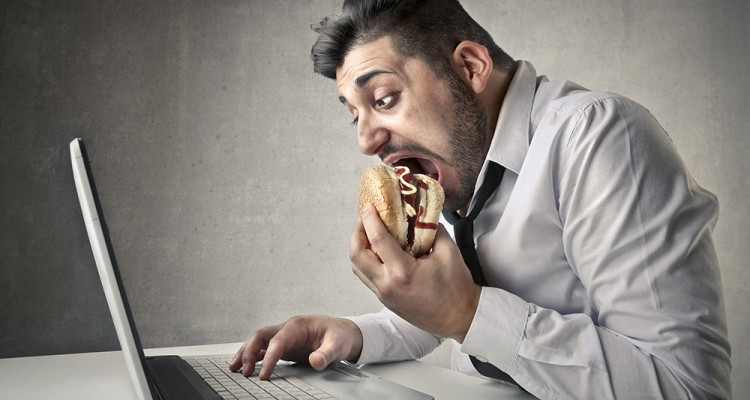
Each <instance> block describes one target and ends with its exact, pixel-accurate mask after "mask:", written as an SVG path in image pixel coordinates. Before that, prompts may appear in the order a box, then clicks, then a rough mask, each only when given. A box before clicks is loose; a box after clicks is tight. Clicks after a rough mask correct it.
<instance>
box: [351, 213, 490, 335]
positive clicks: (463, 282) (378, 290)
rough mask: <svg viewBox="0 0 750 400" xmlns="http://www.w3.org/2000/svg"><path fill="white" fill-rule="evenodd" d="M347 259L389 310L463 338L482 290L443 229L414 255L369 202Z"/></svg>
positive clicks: (440, 332)
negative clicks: (427, 247) (428, 250)
mask: <svg viewBox="0 0 750 400" xmlns="http://www.w3.org/2000/svg"><path fill="white" fill-rule="evenodd" d="M372 249H375V251H376V252H377V254H375V252H373V251H372ZM350 258H351V260H352V263H353V266H352V270H353V271H354V273H355V274H356V275H357V277H359V279H360V280H361V281H362V282H363V283H364V284H365V285H367V287H369V288H370V290H372V291H373V292H374V293H375V295H377V296H378V299H380V301H381V302H382V303H383V304H384V305H385V306H386V307H388V308H389V309H390V310H391V311H393V312H395V313H396V314H398V315H399V316H400V317H401V318H403V319H405V320H407V321H409V322H410V323H412V324H413V325H415V326H417V327H419V328H422V329H424V330H426V331H428V332H432V333H434V334H436V335H439V336H442V337H450V338H453V339H456V340H457V341H459V342H463V339H464V337H465V336H466V333H467V332H468V330H469V327H470V326H471V321H472V320H473V318H474V313H475V312H476V309H477V305H478V304H479V295H480V294H481V288H480V287H479V286H478V285H476V284H475V283H474V282H473V281H472V279H471V273H470V272H469V270H468V268H466V264H464V261H463V259H462V258H461V253H460V252H459V250H458V247H456V244H455V243H454V242H453V240H452V239H451V238H450V236H449V235H448V232H447V231H446V230H445V227H443V226H442V225H440V226H439V228H438V232H437V235H436V236H435V243H434V245H433V248H432V252H431V253H429V254H427V255H425V256H423V257H420V258H418V259H415V258H413V257H411V256H410V255H409V254H408V253H406V252H405V251H403V250H402V249H401V247H400V246H399V245H398V243H397V242H396V240H395V239H394V238H393V237H392V236H391V235H390V234H389V233H388V230H387V229H386V227H385V225H383V221H381V220H380V217H379V216H378V213H377V211H376V210H375V208H374V207H373V206H372V205H371V204H368V205H367V206H366V207H365V209H364V212H363V215H362V217H361V218H360V219H358V220H357V223H356V224H355V226H354V230H353V231H352V236H351V243H350Z"/></svg>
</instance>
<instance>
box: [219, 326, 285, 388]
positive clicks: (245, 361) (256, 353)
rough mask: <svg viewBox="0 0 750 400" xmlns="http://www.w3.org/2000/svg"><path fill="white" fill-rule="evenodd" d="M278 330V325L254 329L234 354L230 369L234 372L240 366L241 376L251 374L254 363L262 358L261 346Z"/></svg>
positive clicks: (262, 350) (253, 370) (253, 369)
mask: <svg viewBox="0 0 750 400" xmlns="http://www.w3.org/2000/svg"><path fill="white" fill-rule="evenodd" d="M278 330H279V327H278V326H269V327H265V328H262V329H258V330H257V331H255V332H254V333H253V334H252V335H251V336H250V338H249V339H248V340H247V341H246V342H245V343H244V344H243V345H242V347H240V350H239V351H237V354H235V356H234V359H233V360H232V362H231V363H230V369H231V370H232V371H235V372H236V371H237V370H238V369H239V368H240V366H241V367H242V375H243V376H250V375H252V374H253V372H255V363H256V362H257V361H258V360H260V359H262V358H263V353H264V349H263V348H264V347H265V345H266V343H268V340H269V338H272V337H273V336H274V335H275V334H276V332H277V331H278ZM232 368H234V369H232Z"/></svg>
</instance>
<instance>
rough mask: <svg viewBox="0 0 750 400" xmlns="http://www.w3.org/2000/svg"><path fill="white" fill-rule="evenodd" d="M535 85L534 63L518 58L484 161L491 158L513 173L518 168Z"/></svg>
mask: <svg viewBox="0 0 750 400" xmlns="http://www.w3.org/2000/svg"><path fill="white" fill-rule="evenodd" d="M536 86H537V76H536V70H535V69H534V66H533V65H531V63H529V62H528V61H518V62H517V68H516V73H515V74H514V75H513V79H512V80H511V82H510V86H508V91H507V92H506V94H505V98H504V99H503V104H502V105H501V106H500V114H499V115H498V118H497V126H496V127H495V133H494V135H493V136H492V142H491V144H490V149H489V152H488V153H487V160H486V161H485V164H486V163H487V161H494V162H496V163H498V164H500V165H502V166H504V167H505V168H507V169H509V170H511V171H513V172H515V173H516V174H518V173H519V171H520V170H521V165H523V160H524V158H526V153H527V152H528V150H529V140H530V139H529V136H530V132H529V130H530V126H531V106H532V104H533V103H534V94H535V92H536ZM485 168H486V167H485ZM485 168H483V169H485Z"/></svg>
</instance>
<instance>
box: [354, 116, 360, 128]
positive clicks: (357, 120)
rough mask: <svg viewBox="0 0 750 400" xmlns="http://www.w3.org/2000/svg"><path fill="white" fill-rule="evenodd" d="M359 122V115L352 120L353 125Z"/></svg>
mask: <svg viewBox="0 0 750 400" xmlns="http://www.w3.org/2000/svg"><path fill="white" fill-rule="evenodd" d="M357 122H359V117H355V118H354V120H353V121H352V126H357Z"/></svg>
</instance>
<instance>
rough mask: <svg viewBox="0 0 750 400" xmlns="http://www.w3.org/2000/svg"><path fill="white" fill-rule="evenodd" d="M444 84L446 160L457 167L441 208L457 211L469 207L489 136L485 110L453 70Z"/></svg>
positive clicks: (487, 147) (488, 144)
mask: <svg viewBox="0 0 750 400" xmlns="http://www.w3.org/2000/svg"><path fill="white" fill-rule="evenodd" d="M447 86H448V89H449V90H450V94H451V95H450V104H451V115H450V126H449V141H448V143H449V146H450V153H449V154H448V157H446V161H447V163H448V165H450V166H451V167H453V168H454V169H455V170H456V175H457V176H458V182H457V187H456V190H455V192H454V193H448V192H446V196H445V198H446V199H445V205H444V206H443V208H444V209H445V210H447V211H456V210H459V209H462V208H464V207H468V205H469V201H471V198H472V196H473V195H474V187H475V186H476V183H477V178H478V177H479V172H480V171H481V170H482V166H483V165H484V159H485V157H486V156H487V151H488V150H489V147H490V142H491V140H492V135H490V134H489V133H490V132H489V127H488V125H489V124H488V118H487V112H485V110H484V108H483V107H482V105H481V104H480V103H479V99H477V97H476V95H475V94H474V93H473V92H472V91H471V90H470V89H469V87H468V86H467V85H466V83H464V82H463V81H461V80H460V78H459V77H458V76H457V75H456V74H455V73H448V82H447Z"/></svg>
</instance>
